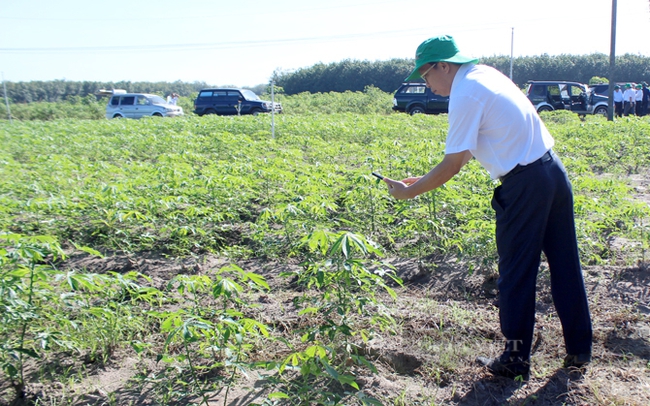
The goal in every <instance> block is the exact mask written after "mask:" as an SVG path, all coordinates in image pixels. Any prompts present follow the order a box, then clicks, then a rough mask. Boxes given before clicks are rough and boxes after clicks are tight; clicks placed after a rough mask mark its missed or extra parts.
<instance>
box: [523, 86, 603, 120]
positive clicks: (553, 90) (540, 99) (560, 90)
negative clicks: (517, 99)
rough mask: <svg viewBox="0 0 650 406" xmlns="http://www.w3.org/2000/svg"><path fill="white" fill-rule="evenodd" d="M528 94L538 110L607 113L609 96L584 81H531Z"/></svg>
mask: <svg viewBox="0 0 650 406" xmlns="http://www.w3.org/2000/svg"><path fill="white" fill-rule="evenodd" d="M526 96H528V99H529V100H530V101H531V103H533V106H535V108H536V109H537V111H538V112H540V113H541V112H542V111H552V110H569V111H573V112H574V113H577V114H579V115H582V116H584V115H587V114H602V115H607V104H608V100H609V99H608V97H607V96H603V95H599V94H596V93H595V92H594V91H593V90H592V89H591V88H590V87H589V86H587V85H585V84H584V83H578V82H566V81H561V80H534V81H529V82H528V86H527V88H526Z"/></svg>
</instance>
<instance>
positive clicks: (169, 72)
mask: <svg viewBox="0 0 650 406" xmlns="http://www.w3.org/2000/svg"><path fill="white" fill-rule="evenodd" d="M611 13H612V1H611V0H545V1H544V2H538V1H530V0H493V1H485V0H454V1H450V0H426V1H425V0H410V1H404V0H375V1H372V0H329V1H327V2H322V1H307V0H302V1H297V0H275V1H259V0H239V1H232V0H229V1H225V0H216V1H215V0H212V1H208V0H186V1H170V0H156V1H152V0H138V1H131V0H130V1H120V0H115V1H110V2H108V1H95V0H93V1H88V0H85V1H78V0H59V1H51V0H47V1H45V0H0V71H1V72H2V73H3V76H4V79H5V80H7V81H12V82H18V81H31V80H54V79H65V80H95V81H120V80H130V81H167V82H173V81H176V80H180V81H183V82H193V81H203V82H206V83H207V84H209V85H234V86H254V85H257V84H260V83H267V82H268V81H269V79H270V77H271V75H272V74H273V72H274V71H276V70H277V71H293V70H296V69H299V68H303V67H309V66H312V65H314V64H316V63H319V62H322V63H331V62H339V61H342V60H345V59H356V60H370V61H376V60H388V59H392V58H412V57H413V55H414V53H415V49H416V47H417V46H418V44H419V43H420V42H422V41H423V40H425V39H426V38H429V37H431V36H434V35H439V34H450V35H452V36H454V38H456V40H457V42H458V45H459V47H460V48H461V51H463V53H466V54H470V55H473V56H477V57H481V56H492V55H510V51H511V45H513V48H514V55H515V56H522V55H540V54H543V53H547V54H550V55H557V54H590V53H593V52H600V53H605V54H609V50H610V35H611V32H610V25H611ZM617 15H618V18H617V28H618V29H617V41H616V51H617V54H623V53H633V54H641V55H646V56H648V55H650V41H648V40H647V38H648V37H649V34H650V3H649V2H648V1H647V0H618V8H617ZM513 28H514V41H512V38H513V35H512V33H513ZM515 69H516V66H515ZM649 79H650V78H649Z"/></svg>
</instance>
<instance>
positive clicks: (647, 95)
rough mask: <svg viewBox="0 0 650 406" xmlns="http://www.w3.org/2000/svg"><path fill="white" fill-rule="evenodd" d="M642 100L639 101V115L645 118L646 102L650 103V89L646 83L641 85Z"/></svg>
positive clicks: (646, 112)
mask: <svg viewBox="0 0 650 406" xmlns="http://www.w3.org/2000/svg"><path fill="white" fill-rule="evenodd" d="M641 86H642V89H641V90H642V91H643V98H642V99H641V115H642V116H645V115H646V114H648V101H650V89H648V84H647V83H646V82H642V83H641Z"/></svg>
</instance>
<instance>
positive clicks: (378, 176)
mask: <svg viewBox="0 0 650 406" xmlns="http://www.w3.org/2000/svg"><path fill="white" fill-rule="evenodd" d="M372 176H374V177H376V178H377V179H379V180H382V179H384V177H383V176H381V175H380V174H378V173H375V172H373V173H372Z"/></svg>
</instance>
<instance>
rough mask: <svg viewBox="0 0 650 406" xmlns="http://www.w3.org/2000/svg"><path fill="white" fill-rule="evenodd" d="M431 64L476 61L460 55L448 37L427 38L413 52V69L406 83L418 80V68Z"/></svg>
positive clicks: (454, 43)
mask: <svg viewBox="0 0 650 406" xmlns="http://www.w3.org/2000/svg"><path fill="white" fill-rule="evenodd" d="M431 62H451V63H470V62H471V63H477V62H478V59H477V58H470V57H468V56H464V55H462V54H461V53H460V51H459V50H458V47H457V46H456V42H455V41H454V39H453V38H452V37H451V36H450V35H441V36H439V37H433V38H429V39H428V40H426V41H424V42H423V43H421V44H420V46H419V47H418V49H417V50H416V51H415V69H413V72H411V74H410V75H409V76H408V77H407V78H406V81H407V82H408V81H411V80H414V79H419V78H420V68H421V67H422V66H424V65H426V64H428V63H431Z"/></svg>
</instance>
